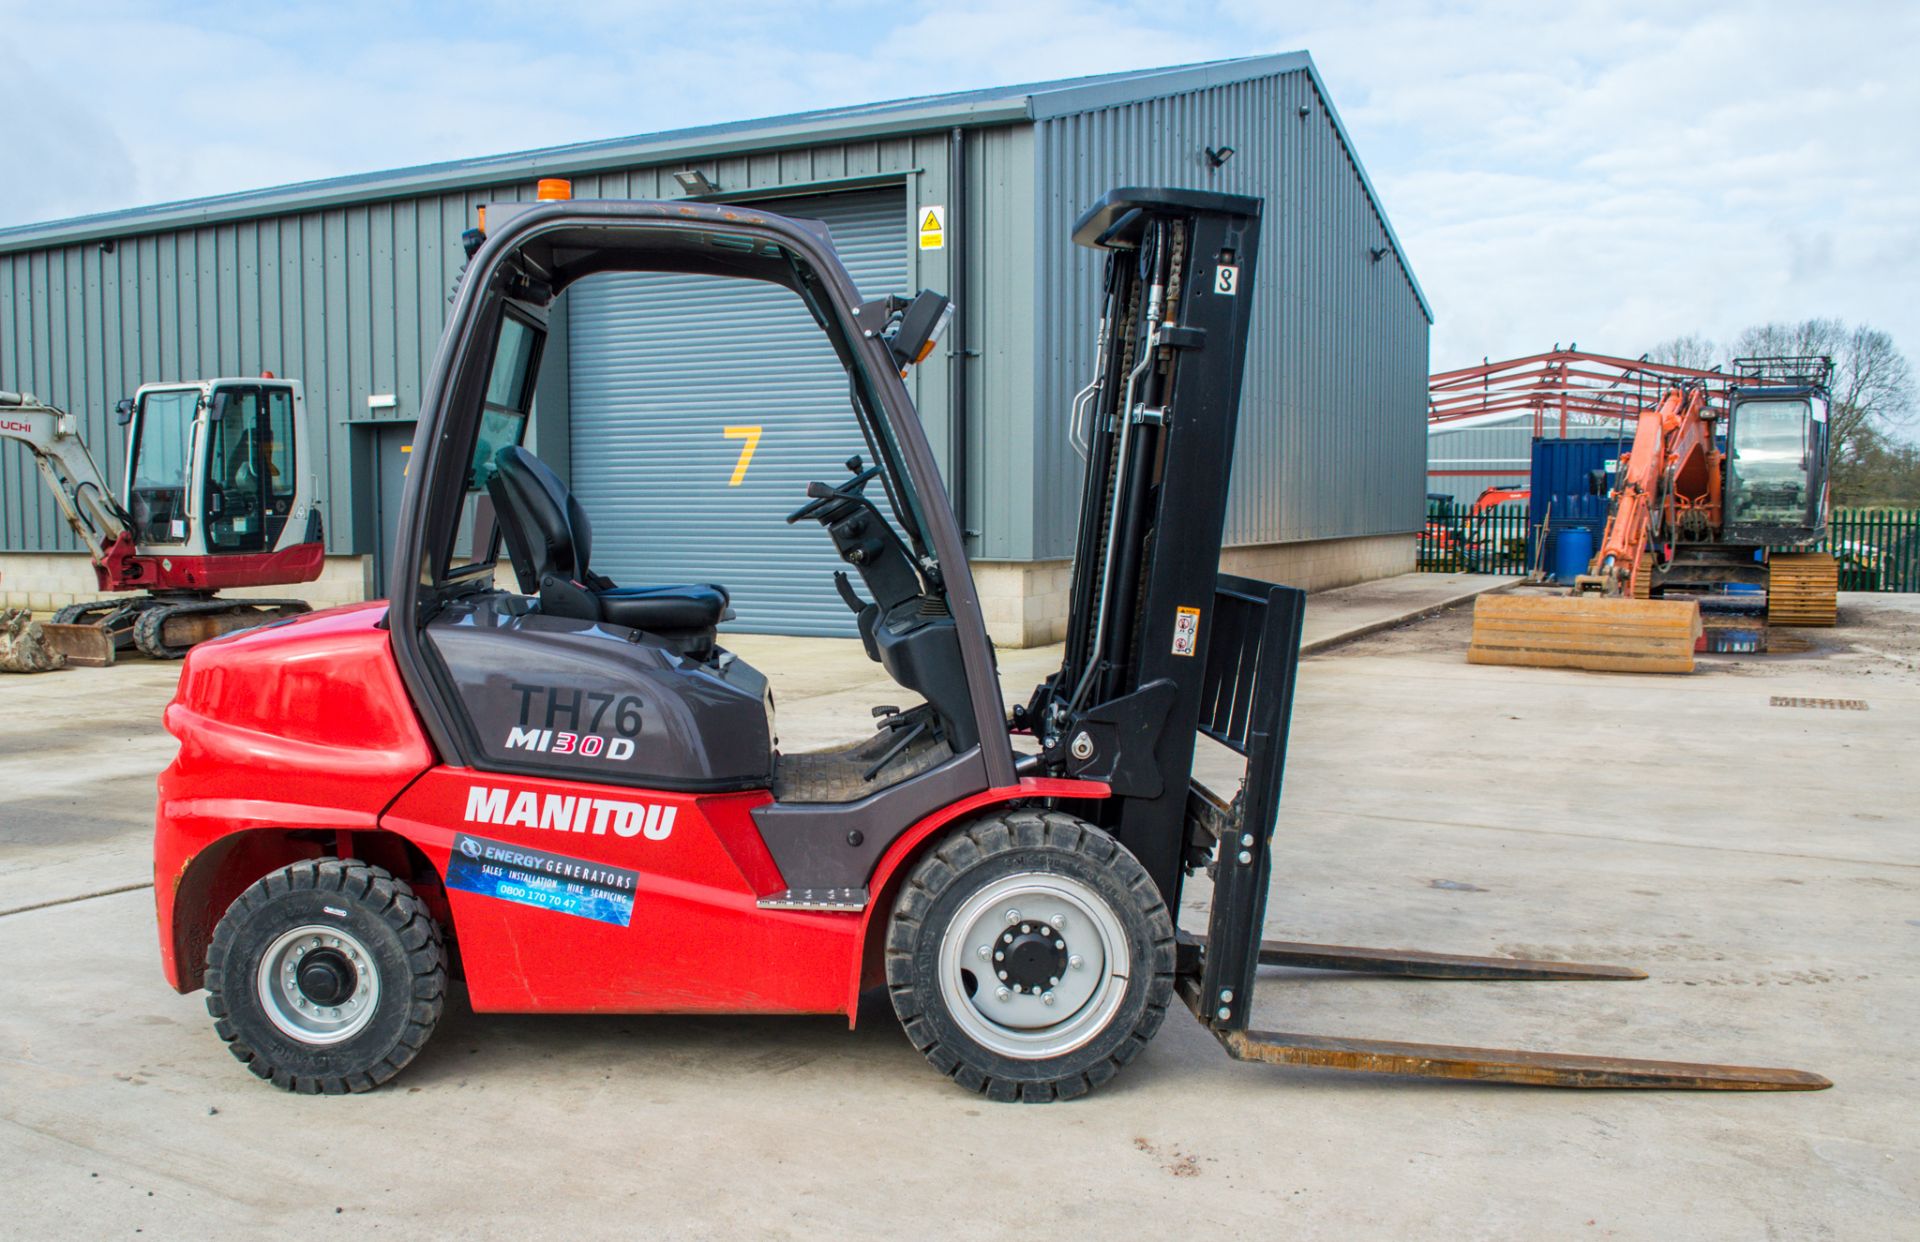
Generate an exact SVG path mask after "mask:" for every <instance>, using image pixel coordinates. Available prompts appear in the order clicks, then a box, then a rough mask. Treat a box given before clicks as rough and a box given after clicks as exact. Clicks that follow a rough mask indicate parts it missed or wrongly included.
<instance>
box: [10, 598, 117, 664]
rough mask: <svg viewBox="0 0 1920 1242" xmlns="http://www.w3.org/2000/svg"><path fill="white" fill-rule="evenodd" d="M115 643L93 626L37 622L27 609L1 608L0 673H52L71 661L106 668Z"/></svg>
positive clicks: (111, 658) (110, 659)
mask: <svg viewBox="0 0 1920 1242" xmlns="http://www.w3.org/2000/svg"><path fill="white" fill-rule="evenodd" d="M111 663H113V643H112V642H111V641H110V640H109V639H108V638H107V636H106V635H105V634H103V633H101V632H100V631H99V630H97V629H95V628H94V627H93V626H90V625H54V624H52V623H50V622H45V621H35V620H34V619H33V614H32V613H30V612H28V611H27V610H26V609H24V608H8V609H0V672H4V673H50V672H53V671H54V670H55V669H60V668H65V667H66V666H67V665H69V664H75V665H80V666H83V667H87V668H103V667H105V666H106V665H109V664H111Z"/></svg>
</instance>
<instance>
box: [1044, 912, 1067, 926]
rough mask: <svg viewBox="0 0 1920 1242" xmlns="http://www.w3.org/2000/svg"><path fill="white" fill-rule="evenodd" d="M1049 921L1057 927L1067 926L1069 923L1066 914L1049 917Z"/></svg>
mask: <svg viewBox="0 0 1920 1242" xmlns="http://www.w3.org/2000/svg"><path fill="white" fill-rule="evenodd" d="M1047 922H1049V923H1052V924H1053V925H1054V926H1055V927H1065V926H1066V925H1067V916H1066V915H1064V914H1056V915H1054V916H1053V917H1052V918H1050V919H1048V920H1047Z"/></svg>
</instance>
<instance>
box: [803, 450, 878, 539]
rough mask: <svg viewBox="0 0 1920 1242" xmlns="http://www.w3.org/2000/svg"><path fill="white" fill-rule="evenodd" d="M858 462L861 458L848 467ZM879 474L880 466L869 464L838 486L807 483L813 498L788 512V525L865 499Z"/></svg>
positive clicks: (809, 494) (809, 493) (808, 491)
mask: <svg viewBox="0 0 1920 1242" xmlns="http://www.w3.org/2000/svg"><path fill="white" fill-rule="evenodd" d="M858 464H859V458H855V459H854V460H853V461H852V462H849V463H848V467H849V468H852V467H854V466H857V465H858ZM879 475H880V467H878V466H868V467H867V468H866V469H865V470H855V471H854V475H853V477H852V478H850V479H848V480H847V481H846V482H844V483H842V484H841V485H840V486H838V487H831V486H829V485H827V484H825V483H818V482H815V483H809V484H807V495H808V496H810V497H812V499H811V500H809V501H807V503H806V504H804V505H801V506H800V507H799V508H798V509H795V510H794V511H793V512H792V513H789V514H787V525H789V526H791V525H793V524H794V523H795V522H803V521H805V520H806V519H808V518H817V517H819V516H821V515H822V514H824V513H826V512H828V511H829V510H831V509H834V508H836V507H838V506H839V505H841V504H846V503H849V502H857V501H864V500H865V499H866V496H865V492H866V488H867V484H869V483H871V482H873V481H874V479H876V478H878V477H879Z"/></svg>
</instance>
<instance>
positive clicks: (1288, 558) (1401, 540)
mask: <svg viewBox="0 0 1920 1242" xmlns="http://www.w3.org/2000/svg"><path fill="white" fill-rule="evenodd" d="M1415 545H1416V538H1415V536H1413V535H1365V536H1361V537H1359V538H1354V539H1311V540H1307V541H1305V542H1302V543H1266V544H1256V545H1252V546H1249V547H1240V548H1228V549H1226V550H1225V551H1224V552H1222V553H1221V554H1220V568H1221V570H1223V571H1224V572H1226V573H1230V574H1239V575H1241V576H1242V577H1246V578H1260V579H1262V580H1264V581H1267V582H1278V583H1280V584H1281V585H1283V586H1292V587H1299V588H1300V589H1301V590H1303V591H1331V590H1332V589H1333V588H1335V587H1343V586H1352V585H1353V584H1354V583H1356V582H1371V581H1373V580H1374V579H1376V578H1391V577H1393V576H1395V575H1396V574H1410V573H1412V572H1413V570H1414V561H1415V557H1416V556H1417V549H1416V546H1415Z"/></svg>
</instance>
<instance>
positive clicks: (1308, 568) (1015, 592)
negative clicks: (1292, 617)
mask: <svg viewBox="0 0 1920 1242" xmlns="http://www.w3.org/2000/svg"><path fill="white" fill-rule="evenodd" d="M1414 558H1415V538H1414V536H1412V535H1368V536H1362V537H1358V538H1353V539H1315V540H1309V541H1307V542H1303V543H1274V544H1257V545H1252V546H1248V547H1239V548H1228V549H1226V550H1225V551H1223V552H1222V553H1221V554H1220V568H1221V569H1222V570H1223V571H1224V572H1226V573H1230V574H1240V575H1242V576H1244V577H1248V578H1261V579H1264V580H1266V581H1268V582H1278V583H1283V584H1285V585H1287V586H1296V587H1300V588H1301V589H1303V590H1307V591H1329V590H1332V589H1333V588H1334V587H1343V586H1352V585H1353V584H1354V583H1356V582H1370V581H1372V580H1374V579H1376V578H1391V577H1393V576H1395V575H1396V574H1405V573H1412V572H1413V569H1414ZM973 581H974V584H975V586H976V587H977V588H978V589H979V592H980V611H981V613H982V614H983V615H984V616H985V618H986V622H987V634H988V635H989V636H990V637H991V638H992V639H993V641H994V643H995V644H996V645H997V646H1001V647H1041V646H1045V645H1046V644H1048V643H1057V642H1059V641H1061V640H1062V639H1064V638H1065V637H1066V636H1067V606H1068V601H1067V595H1068V592H1069V591H1070V590H1071V589H1072V584H1073V562H1072V561H1031V562H1014V561H977V562H975V563H974V566H973Z"/></svg>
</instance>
